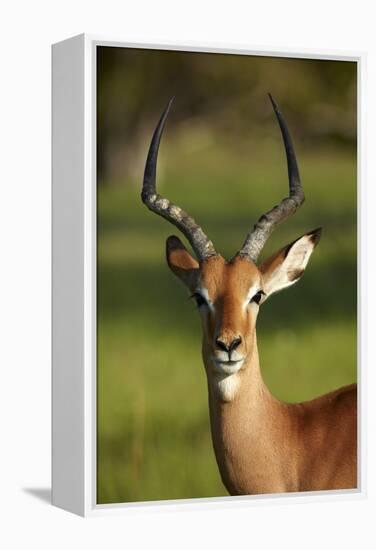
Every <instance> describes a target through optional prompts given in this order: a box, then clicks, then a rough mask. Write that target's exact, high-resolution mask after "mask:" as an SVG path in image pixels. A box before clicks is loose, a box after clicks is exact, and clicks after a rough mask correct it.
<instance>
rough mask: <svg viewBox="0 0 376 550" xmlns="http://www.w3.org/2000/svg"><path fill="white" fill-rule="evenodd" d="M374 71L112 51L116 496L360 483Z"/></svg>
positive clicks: (106, 234) (103, 365) (100, 182)
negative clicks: (364, 161)
mask: <svg viewBox="0 0 376 550" xmlns="http://www.w3.org/2000/svg"><path fill="white" fill-rule="evenodd" d="M356 113H357V65H356V63H355V62H351V61H334V60H333V61H330V60H320V59H315V60H313V59H294V58H283V57H281V58H278V57H263V56H254V55H253V56H252V55H235V54H219V53H199V52H185V51H168V50H156V49H155V50H154V49H135V48H123V47H110V46H98V47H97V245H98V254H97V429H98V432H97V502H98V504H105V503H124V502H125V503H127V502H145V501H160V500H172V499H188V498H203V497H218V496H229V495H230V496H238V495H262V494H281V493H283V494H284V493H306V492H312V491H314V492H315V491H325V490H339V489H344V490H350V489H355V488H357V479H358V466H357V454H358V445H357V424H358V418H357V385H356V381H357V318H356V312H357V248H356V242H357V229H356V227H357V216H356V213H357V177H356V173H357V156H356V155H357V139H356V136H357V118H356Z"/></svg>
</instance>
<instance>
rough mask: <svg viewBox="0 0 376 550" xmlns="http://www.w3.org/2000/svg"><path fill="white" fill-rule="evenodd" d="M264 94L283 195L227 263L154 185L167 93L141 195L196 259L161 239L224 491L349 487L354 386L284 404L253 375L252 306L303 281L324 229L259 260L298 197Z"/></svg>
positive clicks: (292, 167)
mask: <svg viewBox="0 0 376 550" xmlns="http://www.w3.org/2000/svg"><path fill="white" fill-rule="evenodd" d="M270 99H271V101H272V104H273V108H274V111H275V114H276V116H277V119H278V123H279V126H280V129H281V132H282V137H283V141H284V146H285V150H286V156H287V164H288V174H289V197H287V198H285V199H283V200H282V201H281V203H280V204H278V205H277V206H275V207H274V208H272V209H271V210H269V211H268V212H266V214H264V215H262V216H261V217H260V219H259V220H258V221H257V223H256V225H255V226H254V227H253V229H252V230H251V231H250V232H249V233H248V235H247V237H246V239H245V241H244V244H243V246H242V247H241V249H240V250H239V252H237V254H235V256H234V257H233V258H232V259H231V260H230V261H226V260H225V259H224V258H222V256H220V255H219V254H217V252H216V251H215V249H214V246H213V243H212V242H211V241H210V240H209V239H208V237H207V236H206V235H205V234H204V232H203V230H202V229H201V227H200V226H198V225H197V223H196V222H195V221H194V219H193V218H192V217H191V216H189V215H188V214H187V213H186V212H184V211H183V210H182V209H181V208H180V207H179V206H176V205H174V204H172V203H171V202H170V201H169V200H167V199H166V198H163V197H161V196H160V195H158V194H157V192H156V181H155V180H156V164H157V156H158V149H159V143H160V140H161V136H162V132H163V128H164V125H165V122H166V118H167V115H168V112H169V110H170V107H171V103H172V100H171V101H170V102H169V104H168V106H167V108H166V109H165V111H164V112H163V114H162V117H161V119H160V121H159V123H158V125H157V127H156V129H155V132H154V135H153V138H152V141H151V145H150V149H149V153H148V157H147V162H146V168H145V176H144V182H143V189H142V200H143V202H144V203H145V204H146V206H147V207H148V208H149V209H150V210H152V211H153V212H155V213H157V214H159V215H161V216H163V217H164V218H166V219H167V220H168V221H170V222H171V223H173V224H174V225H175V226H176V227H178V228H179V229H180V231H181V232H182V233H183V234H184V235H185V237H186V238H187V239H188V241H189V242H190V244H191V246H192V248H193V250H194V252H195V254H196V257H197V260H196V259H195V258H193V257H192V256H191V255H190V254H189V253H188V251H187V250H186V248H185V247H184V245H183V244H182V242H181V241H180V240H179V239H178V238H177V237H169V238H168V239H167V262H168V265H169V267H170V268H171V269H172V271H173V272H174V273H175V275H177V276H178V277H179V278H180V279H181V280H182V281H183V283H184V284H185V285H186V286H187V287H188V289H189V290H190V292H191V293H192V295H193V297H194V298H195V299H196V302H197V305H198V308H199V311H200V315H201V319H202V327H203V344H202V355H203V360H204V364H205V370H206V375H207V380H208V393H209V409H210V424H211V432H212V439H213V445H214V451H215V456H216V459H217V463H218V467H219V470H220V473H221V477H222V480H223V483H224V485H225V486H226V488H227V489H228V491H229V493H230V494H232V495H244V494H260V493H280V492H286V491H312V490H319V489H345V488H346V489H347V488H354V487H356V486H357V436H356V432H357V420H356V410H357V408H356V398H357V390H356V385H355V384H354V385H352V386H346V387H343V388H341V389H338V390H337V391H334V392H332V393H329V394H327V395H324V396H321V397H319V398H317V399H314V400H312V401H307V402H305V403H297V404H288V403H283V402H281V401H278V400H277V399H275V398H274V397H273V396H272V395H271V393H270V392H269V391H268V389H267V387H266V386H265V384H264V382H263V379H262V376H261V372H260V366H259V356H258V351H257V341H256V320H257V316H258V313H259V308H260V306H261V304H262V303H263V302H265V300H267V299H268V298H269V296H270V295H271V294H273V293H274V292H277V291H279V290H282V289H283V288H287V287H288V286H291V285H293V284H294V283H296V282H297V281H298V280H299V279H300V277H301V276H302V274H303V272H304V270H305V268H306V266H307V264H308V260H309V258H310V256H311V254H312V252H313V250H314V248H315V246H316V245H317V243H318V242H319V240H320V234H321V229H315V230H314V231H310V232H309V233H306V234H305V235H303V236H302V237H300V238H298V239H297V240H296V241H294V242H292V243H290V244H288V245H287V246H285V247H284V248H282V249H281V250H279V251H278V252H277V253H275V254H274V255H273V256H271V258H269V259H268V260H266V261H264V262H262V263H261V264H259V265H257V264H256V262H257V258H258V256H259V254H260V252H261V250H262V248H263V246H264V244H265V242H266V240H267V238H268V237H269V235H270V234H271V232H272V231H273V230H274V228H275V227H276V226H277V224H279V223H281V222H282V221H284V220H285V219H287V218H288V217H289V216H290V215H292V214H293V213H294V212H295V211H296V209H297V208H298V207H299V206H300V205H301V204H302V203H303V201H304V194H303V190H302V186H301V182H300V177H299V171H298V165H297V161H296V158H295V153H294V149H293V145H292V141H291V137H290V134H289V131H288V129H287V126H286V123H285V121H284V119H283V117H282V115H281V113H280V112H279V110H278V107H277V106H276V104H275V102H274V101H273V99H272V97H271V96H270ZM303 367H304V365H303Z"/></svg>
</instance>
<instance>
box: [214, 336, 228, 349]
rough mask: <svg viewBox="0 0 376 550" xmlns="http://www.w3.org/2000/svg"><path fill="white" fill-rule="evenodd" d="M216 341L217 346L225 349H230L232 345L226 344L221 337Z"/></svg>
mask: <svg viewBox="0 0 376 550" xmlns="http://www.w3.org/2000/svg"><path fill="white" fill-rule="evenodd" d="M215 343H216V344H217V347H218V348H219V349H221V350H223V351H230V347H229V346H228V345H227V344H226V342H223V340H220V339H219V338H217V339H216V341H215Z"/></svg>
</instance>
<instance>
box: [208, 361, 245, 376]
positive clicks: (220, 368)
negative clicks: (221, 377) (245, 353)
mask: <svg viewBox="0 0 376 550" xmlns="http://www.w3.org/2000/svg"><path fill="white" fill-rule="evenodd" d="M213 362H214V366H215V369H216V371H217V372H219V373H220V374H227V375H231V374H235V373H236V372H238V371H239V370H240V369H241V367H242V365H243V362H244V359H239V360H238V361H220V360H219V359H213Z"/></svg>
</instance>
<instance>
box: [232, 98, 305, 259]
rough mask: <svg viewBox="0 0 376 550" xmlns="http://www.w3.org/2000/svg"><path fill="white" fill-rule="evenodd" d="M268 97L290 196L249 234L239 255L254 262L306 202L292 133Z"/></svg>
mask: <svg viewBox="0 0 376 550" xmlns="http://www.w3.org/2000/svg"><path fill="white" fill-rule="evenodd" d="M268 95H269V98H270V101H271V102H272V105H273V109H274V112H275V114H276V116H277V119H278V123H279V127H280V129H281V133H282V137H283V143H284V146H285V150H286V159H287V168H288V174H289V196H288V197H286V198H285V199H283V200H282V201H281V202H280V203H279V204H278V205H277V206H274V208H272V209H271V210H269V211H268V212H266V213H265V214H263V215H262V216H261V217H260V218H259V220H258V221H257V223H256V224H255V225H254V227H253V230H252V231H251V232H250V233H248V235H247V237H246V240H245V241H244V244H243V246H242V248H241V249H240V251H239V252H238V255H240V256H248V257H249V258H250V259H251V260H253V261H254V262H255V261H256V260H257V258H258V256H259V254H260V252H261V250H262V249H263V247H264V245H265V243H266V241H267V239H268V238H269V236H270V234H271V233H272V231H273V230H274V229H275V227H276V226H277V225H278V224H279V223H281V222H283V221H284V220H286V219H287V218H288V217H290V216H291V215H292V214H294V212H295V211H296V210H297V209H298V208H299V206H300V205H301V204H303V202H304V193H303V189H302V184H301V181H300V176H299V169H298V163H297V161H296V157H295V153H294V147H293V144H292V140H291V136H290V133H289V131H288V128H287V125H286V123H285V121H284V119H283V117H282V114H281V112H280V111H279V109H278V106H277V104H276V103H275V101H274V99H273V98H272V96H271V95H270V94H268Z"/></svg>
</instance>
